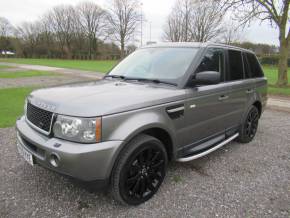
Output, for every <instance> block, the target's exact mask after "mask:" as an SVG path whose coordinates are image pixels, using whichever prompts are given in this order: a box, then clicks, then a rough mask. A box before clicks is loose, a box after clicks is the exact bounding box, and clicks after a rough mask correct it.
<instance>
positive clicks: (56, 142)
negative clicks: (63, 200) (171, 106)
mask: <svg viewBox="0 0 290 218" xmlns="http://www.w3.org/2000/svg"><path fill="white" fill-rule="evenodd" d="M16 131H17V140H18V141H19V142H20V144H21V145H22V146H23V147H24V148H25V149H26V150H28V151H29V152H30V153H31V154H32V155H33V158H34V162H35V163H36V164H39V165H42V166H44V167H46V168H49V169H51V170H54V171H56V172H59V173H62V174H65V175H68V176H71V177H74V178H77V179H80V180H83V181H93V180H107V179H108V178H109V177H110V173H111V170H112V167H113V164H114V162H115V159H116V156H117V153H118V151H119V148H120V146H121V144H122V143H123V141H107V142H101V143H95V144H80V143H75V142H69V141H65V140H61V139H57V138H49V137H47V136H45V135H43V134H41V133H39V132H37V131H36V130H34V129H33V128H31V127H30V126H29V125H28V124H27V122H26V121H25V118H24V117H22V118H20V119H19V120H17V122H16ZM52 154H54V155H56V156H58V158H59V166H58V167H53V166H52V165H51V164H50V162H49V158H50V156H51V155H52Z"/></svg>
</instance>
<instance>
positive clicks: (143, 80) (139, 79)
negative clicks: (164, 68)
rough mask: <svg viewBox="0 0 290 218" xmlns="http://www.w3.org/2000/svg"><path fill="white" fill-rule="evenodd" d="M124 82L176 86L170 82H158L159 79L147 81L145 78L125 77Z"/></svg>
mask: <svg viewBox="0 0 290 218" xmlns="http://www.w3.org/2000/svg"><path fill="white" fill-rule="evenodd" d="M124 80H136V81H140V82H153V83H157V84H158V83H163V84H168V85H173V86H177V84H176V83H172V82H168V81H163V80H159V79H147V78H137V77H136V78H135V77H125V78H124Z"/></svg>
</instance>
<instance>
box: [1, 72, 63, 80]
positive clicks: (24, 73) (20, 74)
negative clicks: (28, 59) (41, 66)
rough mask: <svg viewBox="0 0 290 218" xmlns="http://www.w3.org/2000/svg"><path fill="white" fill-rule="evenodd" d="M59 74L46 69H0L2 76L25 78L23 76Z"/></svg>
mask: <svg viewBox="0 0 290 218" xmlns="http://www.w3.org/2000/svg"><path fill="white" fill-rule="evenodd" d="M57 75H58V74H55V73H50V72H46V71H37V70H25V71H16V72H6V71H0V78H5V79H7V78H11V79H14V78H23V77H34V76H57Z"/></svg>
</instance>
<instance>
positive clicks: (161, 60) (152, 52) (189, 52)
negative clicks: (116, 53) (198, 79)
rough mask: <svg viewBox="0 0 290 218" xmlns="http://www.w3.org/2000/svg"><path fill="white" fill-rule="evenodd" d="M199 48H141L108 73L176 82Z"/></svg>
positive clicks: (181, 76)
mask: <svg viewBox="0 0 290 218" xmlns="http://www.w3.org/2000/svg"><path fill="white" fill-rule="evenodd" d="M198 50H199V48H177V47H176V48H166V47H164V48H161V47H160V48H143V49H139V50H137V51H135V52H133V53H132V54H131V55H129V56H128V57H127V58H125V59H124V60H123V61H122V62H121V63H119V64H118V65H117V66H116V67H115V68H114V69H113V70H112V71H111V72H110V73H109V75H117V76H125V77H128V78H130V77H131V78H143V79H158V80H160V81H168V82H174V83H178V82H179V81H180V80H181V79H182V78H183V76H184V74H185V73H186V71H187V69H188V68H189V66H190V64H191V62H192V61H193V59H194V57H195V55H196V54H197V52H198Z"/></svg>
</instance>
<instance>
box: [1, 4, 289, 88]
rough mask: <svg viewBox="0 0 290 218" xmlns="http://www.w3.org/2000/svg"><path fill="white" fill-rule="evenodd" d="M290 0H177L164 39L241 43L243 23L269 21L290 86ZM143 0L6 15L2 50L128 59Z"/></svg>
mask: <svg viewBox="0 0 290 218" xmlns="http://www.w3.org/2000/svg"><path fill="white" fill-rule="evenodd" d="M289 3H290V0H176V3H175V5H174V6H173V8H172V11H171V12H170V14H169V15H168V18H167V20H166V23H165V24H164V28H163V36H162V38H163V40H164V41H172V42H192V41H195V42H206V41H217V42H223V43H226V44H239V41H240V39H241V38H242V37H243V33H241V31H240V30H241V29H242V28H243V27H245V26H246V25H249V24H250V23H251V22H253V21H259V22H261V23H262V22H267V23H268V24H269V25H271V26H272V27H273V28H276V30H277V31H278V32H279V38H278V40H279V49H278V78H279V79H278V81H277V85H279V86H286V85H287V84H288V77H287V70H288V65H287V60H288V57H289V49H290V43H289V41H290V29H289V23H290V18H289ZM140 4H141V2H140V0H110V2H109V4H108V5H110V6H109V7H107V8H102V7H100V6H99V5H97V4H96V3H92V2H84V3H80V4H79V5H77V6H76V7H73V6H70V5H60V6H57V7H54V8H52V9H50V10H48V11H47V12H46V13H45V14H44V15H43V16H42V17H41V18H40V19H39V20H38V21H36V22H30V23H27V22H26V23H23V24H21V25H20V26H17V27H13V26H12V25H11V24H10V23H9V21H8V20H7V19H5V18H0V50H1V49H2V50H12V51H15V52H16V55H17V56H19V57H51V58H69V59H71V58H77V59H82V58H85V59H100V58H102V59H104V58H116V59H118V58H123V57H124V56H125V55H126V54H128V53H130V52H131V51H133V50H135V49H136V46H135V42H136V39H135V37H134V36H135V35H136V34H137V33H138V26H139V25H140V20H142V19H141V18H142V16H143V15H142V14H141V13H140ZM239 45H243V44H239ZM264 49H266V48H265V46H264ZM272 51H273V49H272Z"/></svg>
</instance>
